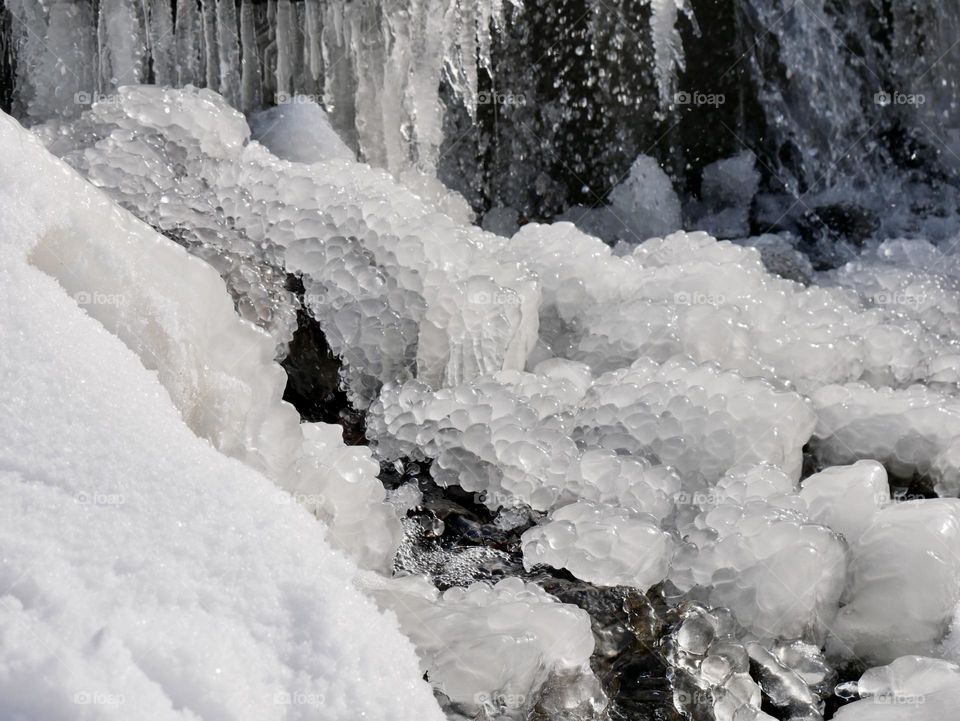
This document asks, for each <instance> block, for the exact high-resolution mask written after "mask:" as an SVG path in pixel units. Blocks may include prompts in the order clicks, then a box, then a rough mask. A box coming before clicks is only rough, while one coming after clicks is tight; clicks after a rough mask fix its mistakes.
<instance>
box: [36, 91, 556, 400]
mask: <svg viewBox="0 0 960 721" xmlns="http://www.w3.org/2000/svg"><path fill="white" fill-rule="evenodd" d="M214 116H215V117H219V121H217V122H213V121H212V117H214ZM214 127H216V128H217V129H216V130H213V128H214ZM248 136H249V129H248V127H247V125H246V123H245V122H244V120H243V117H242V116H241V115H240V114H239V113H237V112H236V111H233V110H231V109H230V108H228V107H227V106H226V105H224V104H223V101H222V99H221V98H220V97H219V96H217V95H215V94H214V93H211V92H210V91H197V90H190V89H188V90H185V91H174V90H163V89H159V88H145V87H139V88H124V89H122V90H121V91H120V93H119V94H118V95H117V96H116V99H115V100H114V101H112V102H110V103H100V104H98V105H96V106H95V107H94V109H93V110H92V111H91V112H90V113H89V114H88V115H87V116H85V117H84V118H82V119H81V120H80V121H79V122H78V124H77V125H76V126H75V127H74V128H73V129H72V131H71V133H69V134H62V133H57V132H56V130H50V140H51V148H52V149H53V150H54V151H55V152H56V153H58V154H61V155H64V156H65V157H66V159H67V160H69V161H70V162H71V163H73V164H74V165H75V166H76V167H78V168H80V169H81V170H82V171H83V172H84V173H85V174H86V175H88V177H89V178H90V179H91V181H93V182H94V183H95V184H97V185H99V186H101V187H104V188H106V189H108V190H110V191H111V193H112V195H113V196H114V197H115V198H116V199H117V200H119V201H120V202H121V203H122V204H124V205H125V206H127V207H129V208H131V209H133V210H135V212H136V213H137V214H138V215H140V216H141V217H143V218H144V219H146V220H148V222H150V223H151V224H152V225H154V226H155V227H157V228H159V229H161V230H163V231H164V232H166V233H168V234H170V235H173V236H174V237H179V238H183V240H184V241H185V242H187V243H188V245H196V246H199V247H198V248H197V249H196V251H195V252H197V253H198V254H200V255H201V256H204V257H206V258H207V259H209V260H210V261H211V262H212V263H213V264H214V265H215V267H217V268H218V270H220V271H221V273H223V274H224V275H225V279H226V281H227V285H228V287H230V288H231V289H232V290H233V292H234V295H235V296H236V297H237V298H238V302H239V303H240V305H241V309H244V308H249V309H250V315H251V316H252V318H251V319H254V320H259V321H260V323H261V324H262V325H266V326H267V327H268V328H271V329H272V330H273V331H274V334H275V336H276V337H277V339H278V342H282V340H283V339H284V338H285V337H287V336H288V334H289V332H290V326H289V324H290V322H291V321H292V318H293V316H292V310H291V305H290V299H289V298H288V295H289V294H288V293H287V291H286V290H285V289H284V288H283V286H282V283H281V282H280V281H279V280H278V279H277V277H276V274H274V276H272V277H271V278H269V279H266V278H261V282H260V283H259V284H253V285H252V287H250V284H248V283H247V282H246V279H247V277H248V276H249V275H250V273H251V272H255V271H252V270H251V268H258V267H260V268H262V267H263V266H264V263H263V262H262V261H260V260H259V259H260V258H265V259H266V267H267V268H268V269H269V268H270V267H271V266H279V267H280V268H285V270H286V271H287V272H296V273H299V274H302V276H303V282H304V287H305V303H306V305H307V307H308V309H309V310H310V311H311V312H312V313H313V314H314V315H315V316H316V317H317V319H318V320H319V321H320V323H321V325H322V326H323V330H324V332H325V334H326V337H327V340H328V342H329V343H330V345H331V347H332V348H333V350H334V352H336V353H337V354H338V355H340V356H341V357H342V358H343V359H344V360H345V366H346V373H347V381H348V387H349V389H350V390H351V391H352V393H353V395H354V398H355V400H356V402H357V403H358V404H360V405H365V404H366V403H369V400H370V399H371V398H372V397H373V396H374V394H375V393H376V390H377V388H378V386H379V384H380V383H382V382H384V381H386V380H393V379H396V378H404V377H409V376H410V375H411V374H412V373H414V372H415V371H416V372H417V373H418V375H419V377H420V378H421V379H423V380H426V381H428V382H431V383H434V384H441V383H447V384H449V383H451V382H456V381H457V380H459V379H468V378H470V377H472V376H474V375H478V374H480V373H483V372H488V371H493V370H499V369H501V368H519V367H522V366H523V363H524V361H525V359H526V355H527V353H528V352H529V349H530V347H531V346H532V344H533V342H534V341H535V337H536V324H537V315H536V305H537V301H538V292H537V286H536V283H535V281H534V279H533V278H532V277H531V276H530V274H529V273H528V272H527V271H526V269H525V268H524V267H523V266H522V265H520V264H509V263H498V262H496V261H495V259H494V258H493V257H492V256H491V255H490V254H489V253H487V252H485V248H486V246H487V245H489V244H490V243H491V241H492V239H494V238H495V236H493V235H490V234H486V233H483V232H482V231H480V230H479V229H478V228H476V227H475V226H465V225H461V224H457V223H455V222H454V221H453V220H451V219H450V218H449V217H448V216H445V215H443V214H441V213H440V212H439V211H438V210H437V208H436V207H435V206H434V205H433V204H431V203H429V202H425V201H423V200H421V199H420V198H419V197H417V196H416V195H413V194H412V193H411V192H409V191H407V190H405V189H403V188H402V187H401V186H399V185H397V184H396V183H395V182H394V181H393V180H392V179H391V178H390V177H389V176H388V175H386V174H385V173H382V172H379V171H375V170H373V169H371V168H369V167H368V166H364V165H360V164H358V163H354V162H350V161H347V160H342V159H339V160H331V161H330V162H328V163H313V164H303V163H291V162H287V161H281V160H279V159H277V158H276V157H275V156H273V155H271V154H270V153H269V152H267V151H266V149H265V148H263V147H262V146H260V145H259V144H257V143H247V140H248ZM91 141H94V142H95V145H94V146H93V147H86V148H84V146H85V145H86V144H89V143H90V142H91ZM78 146H79V147H78ZM147 158H149V160H146V159H147ZM334 179H336V183H335V182H334ZM184 193H186V194H188V195H189V196H190V198H191V200H190V201H189V203H187V204H186V205H184V204H182V203H180V202H179V201H178V200H175V199H176V198H178V197H182V194H184ZM454 238H456V239H457V240H456V242H453V239H454ZM224 259H226V260H224ZM279 278H280V279H282V278H284V276H283V275H282V274H280V275H279ZM440 279H443V280H442V281H441V280H440ZM344 283H345V284H344Z"/></svg>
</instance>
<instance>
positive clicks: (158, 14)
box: [147, 0, 176, 85]
mask: <svg viewBox="0 0 960 721" xmlns="http://www.w3.org/2000/svg"><path fill="white" fill-rule="evenodd" d="M147 39H148V41H149V44H150V58H151V62H152V67H153V81H154V82H155V83H156V84H157V85H172V84H173V83H174V82H175V78H176V72H175V70H174V62H173V41H174V35H173V15H171V13H170V2H169V0H150V2H149V5H148V6H147Z"/></svg>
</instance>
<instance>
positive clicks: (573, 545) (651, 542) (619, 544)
mask: <svg viewBox="0 0 960 721" xmlns="http://www.w3.org/2000/svg"><path fill="white" fill-rule="evenodd" d="M521 543H522V544H523V564H524V566H526V567H527V568H528V569H529V568H532V567H533V566H535V565H538V564H545V565H549V566H553V567H554V568H565V569H567V570H568V571H570V572H571V573H572V574H573V575H574V576H576V577H577V578H580V579H583V580H584V581H589V582H591V583H595V584H597V585H601V586H631V587H633V588H639V589H640V590H642V591H647V590H648V589H649V588H650V587H651V586H653V585H655V584H657V583H660V582H661V581H662V580H663V579H665V578H666V577H667V572H668V570H669V567H670V561H671V559H672V556H673V550H674V541H673V537H672V536H671V535H670V534H669V533H668V532H666V531H664V530H663V529H661V528H660V524H659V523H658V522H657V519H656V518H654V517H653V516H651V515H649V514H643V513H636V512H632V511H629V510H626V509H623V508H618V507H617V506H611V505H607V504H597V503H590V502H588V501H578V502H577V503H571V504H569V505H566V506H563V507H562V508H558V509H557V510H555V511H553V512H552V513H551V514H550V516H549V518H548V520H547V521H545V522H544V523H542V524H541V525H539V526H536V527H534V528H531V529H530V530H528V531H526V532H525V533H524V534H523V537H522V538H521Z"/></svg>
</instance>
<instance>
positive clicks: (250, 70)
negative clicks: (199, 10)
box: [240, 0, 263, 112]
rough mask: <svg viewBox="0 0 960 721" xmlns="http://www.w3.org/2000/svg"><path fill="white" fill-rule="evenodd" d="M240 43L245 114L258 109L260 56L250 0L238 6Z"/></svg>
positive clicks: (242, 107) (242, 100) (242, 96)
mask: <svg viewBox="0 0 960 721" xmlns="http://www.w3.org/2000/svg"><path fill="white" fill-rule="evenodd" d="M240 43H241V45H242V48H243V50H242V53H241V57H242V58H243V60H242V63H241V65H242V72H241V80H242V82H241V90H240V92H241V100H240V105H241V109H242V110H243V111H245V112H247V111H250V110H254V109H255V108H258V107H260V105H261V104H262V103H263V100H262V96H261V93H260V85H261V83H262V78H261V75H260V54H259V53H258V52H257V28H256V18H255V17H254V9H253V2H252V0H243V5H241V6H240Z"/></svg>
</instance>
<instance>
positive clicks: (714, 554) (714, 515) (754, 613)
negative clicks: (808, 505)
mask: <svg viewBox="0 0 960 721" xmlns="http://www.w3.org/2000/svg"><path fill="white" fill-rule="evenodd" d="M710 500H712V499H708V502H707V503H704V504H703V510H702V512H701V513H700V514H699V515H698V516H697V517H696V519H695V521H694V523H693V524H691V525H690V526H689V527H687V528H686V529H684V530H683V536H684V540H685V541H686V542H687V544H688V545H687V546H685V547H683V548H681V549H680V551H679V552H678V553H677V556H676V557H675V558H674V562H673V564H672V568H671V571H670V578H671V580H672V581H673V582H674V584H675V585H676V586H677V587H678V588H679V589H680V590H681V591H684V592H689V591H692V590H693V589H694V588H695V587H696V586H701V587H703V589H704V590H705V593H706V595H707V597H708V599H709V603H710V605H712V606H723V607H725V608H729V609H730V611H731V612H732V613H733V615H734V618H735V619H736V620H737V622H738V623H739V624H740V626H742V627H743V629H744V631H745V632H746V636H747V637H753V638H771V637H772V638H777V637H781V638H786V639H794V638H802V639H805V640H809V641H813V642H815V643H818V644H819V643H822V641H823V639H824V638H825V636H826V633H827V631H828V630H829V628H830V627H831V623H832V621H833V618H834V616H835V615H836V612H837V607H838V605H839V601H840V594H841V592H842V591H843V587H844V579H845V572H846V547H845V545H844V543H843V541H842V540H840V538H839V537H838V536H837V535H836V534H834V533H833V532H831V531H830V529H828V528H824V527H823V526H819V525H816V524H814V523H812V522H811V521H810V519H809V518H808V517H807V516H806V515H805V514H804V513H803V512H802V511H801V510H796V509H794V508H789V507H784V506H785V505H787V504H785V503H784V502H783V501H782V500H780V501H779V502H778V499H776V498H773V499H770V500H762V499H759V498H752V499H749V500H747V501H746V502H744V503H743V504H742V505H741V504H738V503H734V502H732V501H728V500H723V501H721V502H720V503H717V504H714V503H711V502H709V501H710ZM788 500H789V499H788Z"/></svg>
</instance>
